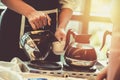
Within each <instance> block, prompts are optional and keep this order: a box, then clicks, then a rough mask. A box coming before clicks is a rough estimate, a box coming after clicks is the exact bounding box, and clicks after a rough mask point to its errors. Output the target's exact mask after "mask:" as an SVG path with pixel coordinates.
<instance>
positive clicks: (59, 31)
mask: <svg viewBox="0 0 120 80" xmlns="http://www.w3.org/2000/svg"><path fill="white" fill-rule="evenodd" d="M55 37H56V38H57V39H58V40H59V41H65V40H66V32H65V29H64V28H59V27H58V28H57V30H56V32H55Z"/></svg>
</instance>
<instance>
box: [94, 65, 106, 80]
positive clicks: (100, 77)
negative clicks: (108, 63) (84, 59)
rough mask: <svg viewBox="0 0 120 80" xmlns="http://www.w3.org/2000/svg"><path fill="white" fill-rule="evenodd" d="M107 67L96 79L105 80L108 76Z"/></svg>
mask: <svg viewBox="0 0 120 80" xmlns="http://www.w3.org/2000/svg"><path fill="white" fill-rule="evenodd" d="M107 68H108V67H105V68H104V69H103V70H102V71H101V72H100V73H98V75H97V78H96V80H104V79H106V78H107Z"/></svg>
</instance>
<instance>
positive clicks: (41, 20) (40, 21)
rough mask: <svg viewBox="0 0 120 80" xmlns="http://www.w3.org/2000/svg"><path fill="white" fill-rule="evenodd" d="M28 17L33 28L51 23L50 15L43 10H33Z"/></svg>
mask: <svg viewBox="0 0 120 80" xmlns="http://www.w3.org/2000/svg"><path fill="white" fill-rule="evenodd" d="M27 18H28V21H29V23H30V25H31V27H32V28H33V30H37V29H39V28H41V27H44V26H46V25H51V19H50V17H49V16H48V15H47V14H45V13H43V12H42V11H34V12H31V14H30V15H28V16H27Z"/></svg>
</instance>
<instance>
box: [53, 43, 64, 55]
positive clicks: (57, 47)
mask: <svg viewBox="0 0 120 80" xmlns="http://www.w3.org/2000/svg"><path fill="white" fill-rule="evenodd" d="M64 47H65V41H55V42H53V44H52V50H53V52H54V54H56V55H61V54H63V53H64Z"/></svg>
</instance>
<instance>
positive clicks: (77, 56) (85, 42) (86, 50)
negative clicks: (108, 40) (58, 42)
mask: <svg viewBox="0 0 120 80" xmlns="http://www.w3.org/2000/svg"><path fill="white" fill-rule="evenodd" d="M71 35H72V36H73V40H72V41H71V40H70V37H71ZM90 37H91V35H90V34H78V33H76V32H74V31H73V30H72V29H70V30H68V32H67V35H66V44H65V48H64V49H65V55H64V58H65V62H66V63H67V64H68V65H69V66H73V67H85V68H90V67H92V66H94V64H95V63H96V61H97V55H96V51H95V49H94V47H93V46H91V45H90V40H89V39H90Z"/></svg>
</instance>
